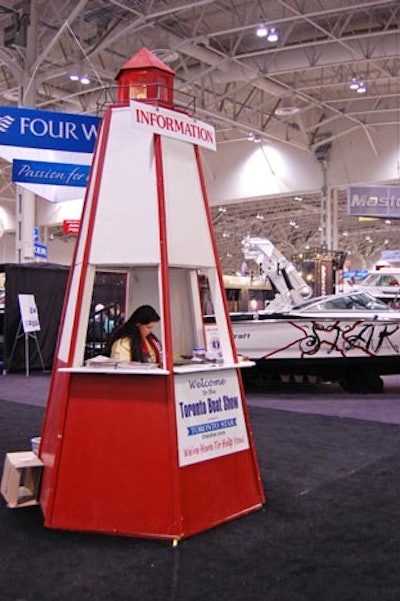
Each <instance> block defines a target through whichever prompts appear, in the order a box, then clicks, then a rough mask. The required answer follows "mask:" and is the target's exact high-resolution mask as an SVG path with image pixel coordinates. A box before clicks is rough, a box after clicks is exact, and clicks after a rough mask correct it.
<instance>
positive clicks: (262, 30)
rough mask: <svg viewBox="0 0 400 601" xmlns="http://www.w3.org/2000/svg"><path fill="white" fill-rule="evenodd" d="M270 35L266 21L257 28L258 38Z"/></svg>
mask: <svg viewBox="0 0 400 601" xmlns="http://www.w3.org/2000/svg"><path fill="white" fill-rule="evenodd" d="M267 35H268V27H267V26H266V25H265V23H260V25H259V26H258V27H257V29H256V36H257V37H258V38H266V37H267Z"/></svg>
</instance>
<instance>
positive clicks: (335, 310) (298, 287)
mask: <svg viewBox="0 0 400 601" xmlns="http://www.w3.org/2000/svg"><path fill="white" fill-rule="evenodd" d="M266 243H268V241H265V240H262V239H261V240H260V239H256V240H254V239H251V240H247V244H248V248H247V256H256V257H257V262H258V263H259V264H260V265H262V271H263V273H267V274H268V277H269V278H270V279H271V281H272V283H273V284H274V287H275V290H276V291H277V295H276V297H275V299H274V300H273V301H272V302H271V303H270V304H269V305H268V306H267V307H266V309H265V310H262V311H254V312H237V313H230V317H231V323H232V331H233V336H234V339H235V343H236V348H237V351H238V353H239V354H240V355H243V356H245V357H246V358H249V359H250V360H251V361H253V362H254V367H253V368H249V369H245V370H243V372H242V373H243V378H244V380H245V381H246V380H247V381H248V380H254V379H256V380H260V379H261V380H265V379H280V380H284V381H290V380H294V381H296V382H301V381H310V382H315V381H317V380H320V381H331V382H339V383H340V384H341V386H342V388H343V389H344V390H347V391H349V392H381V391H383V388H384V384H383V380H382V378H381V376H382V375H388V374H397V373H400V311H398V310H393V309H390V308H389V307H388V305H387V304H385V303H384V302H382V301H380V300H379V299H377V298H374V297H372V296H371V295H369V294H368V293H363V292H349V293H341V294H333V295H327V296H323V297H319V298H310V294H309V291H307V286H306V284H305V282H302V281H301V278H300V277H299V275H298V274H294V272H292V271H291V269H287V268H286V266H285V262H284V258H283V257H282V255H278V259H279V266H278V267H277V261H276V260H275V259H276V252H277V251H276V249H274V247H273V246H272V245H271V248H269V247H268V244H266ZM249 249H250V250H249ZM260 251H262V252H261V254H260ZM251 252H253V255H252V254H251ZM254 253H255V255H254ZM257 253H258V254H257ZM245 256H246V255H245ZM293 275H294V277H293ZM301 296H302V297H303V301H302V302H296V301H298V300H299V298H300V297H301ZM307 296H308V297H309V298H308V299H307V298H306V300H304V298H305V297H307ZM205 328H206V334H207V342H208V348H210V349H212V348H213V346H215V345H218V333H217V329H216V326H215V324H214V323H213V317H212V316H208V317H207V316H206V317H205Z"/></svg>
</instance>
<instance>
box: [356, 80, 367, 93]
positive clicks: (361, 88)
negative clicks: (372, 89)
mask: <svg viewBox="0 0 400 601" xmlns="http://www.w3.org/2000/svg"><path fill="white" fill-rule="evenodd" d="M366 91H367V88H366V85H365V83H364V82H363V81H360V83H359V86H358V88H357V94H365V92H366Z"/></svg>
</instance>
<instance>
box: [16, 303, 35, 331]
mask: <svg viewBox="0 0 400 601" xmlns="http://www.w3.org/2000/svg"><path fill="white" fill-rule="evenodd" d="M18 302H19V310H20V313H21V321H22V327H23V329H24V332H25V334H28V333H29V332H39V331H40V322H39V313H38V310H37V306H36V301H35V297H34V295H33V294H18Z"/></svg>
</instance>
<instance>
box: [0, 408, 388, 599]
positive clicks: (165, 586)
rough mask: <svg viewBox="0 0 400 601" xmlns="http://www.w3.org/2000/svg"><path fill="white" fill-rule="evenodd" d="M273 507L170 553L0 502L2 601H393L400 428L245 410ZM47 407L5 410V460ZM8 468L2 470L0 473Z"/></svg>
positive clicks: (165, 547) (162, 546) (1, 450)
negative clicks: (57, 526) (49, 522)
mask: <svg viewBox="0 0 400 601" xmlns="http://www.w3.org/2000/svg"><path fill="white" fill-rule="evenodd" d="M250 416H251V420H252V428H253V433H254V437H255V442H256V448H257V453H258V457H259V464H260V469H261V474H262V478H263V482H264V487H265V492H266V496H267V503H266V505H265V507H264V508H263V509H262V510H261V511H258V512H256V513H253V514H251V515H248V516H246V517H244V518H241V519H238V520H235V521H232V522H230V523H228V524H226V525H224V526H220V527H218V528H215V529H213V530H209V531H207V532H203V533H201V534H198V535H196V536H194V537H192V538H189V539H187V540H184V541H182V542H181V543H180V544H179V545H178V547H176V548H173V547H172V545H171V543H170V542H163V541H154V540H141V539H135V538H124V537H112V536H103V535H99V534H82V533H79V532H63V531H55V530H49V529H46V528H45V527H44V526H43V522H42V515H41V511H40V509H39V508H38V507H31V508H25V509H8V508H7V507H6V505H5V502H4V499H2V498H1V500H0V533H1V536H0V554H1V562H0V591H1V593H0V598H1V599H2V600H3V599H4V601H84V600H86V599H90V600H92V601H105V600H112V601H130V600H134V601H136V600H138V601H142V600H147V599H151V600H152V601H217V600H218V601H220V600H222V599H227V600H229V601H258V600H260V601H372V600H377V601H389V600H390V601H392V600H393V601H398V600H399V599H400V572H399V569H398V566H399V559H400V557H399V552H400V534H399V498H400V479H399V468H400V448H399V440H400V426H399V425H397V424H387V423H375V422H372V421H363V420H357V419H349V418H338V417H330V416H321V415H307V414H302V413H291V412H289V411H281V410H277V409H269V408H259V407H254V406H253V407H250ZM42 418H43V408H41V407H35V406H28V405H26V404H21V403H13V402H9V401H0V428H1V438H0V459H1V464H2V462H3V459H4V455H5V453H6V452H7V451H17V450H25V449H27V448H29V444H30V442H29V441H30V439H31V437H32V436H36V435H38V434H39V433H40V430H41V422H42ZM1 469H2V465H1Z"/></svg>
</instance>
